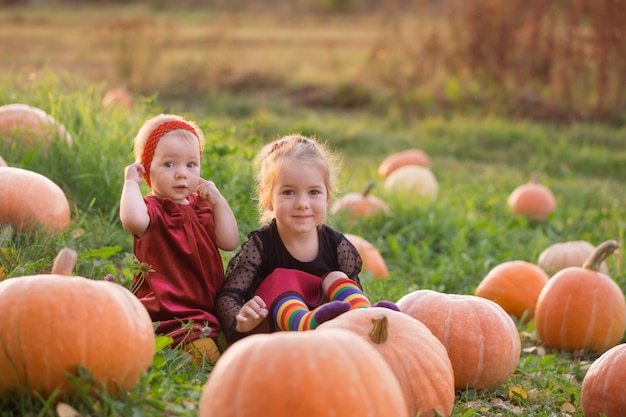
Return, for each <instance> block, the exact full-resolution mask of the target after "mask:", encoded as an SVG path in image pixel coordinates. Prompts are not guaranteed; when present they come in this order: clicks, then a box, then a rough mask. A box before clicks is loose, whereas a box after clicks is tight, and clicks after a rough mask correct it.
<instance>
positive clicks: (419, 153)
mask: <svg viewBox="0 0 626 417" xmlns="http://www.w3.org/2000/svg"><path fill="white" fill-rule="evenodd" d="M407 165H419V166H423V167H430V158H429V157H428V154H427V153H426V152H424V151H423V150H421V149H405V150H403V151H399V152H396V153H393V154H391V155H389V156H388V157H386V158H385V159H383V161H382V162H381V163H380V165H379V166H378V175H380V176H381V177H383V178H387V177H388V176H389V174H391V173H392V172H393V171H395V170H396V169H398V168H401V167H404V166H407Z"/></svg>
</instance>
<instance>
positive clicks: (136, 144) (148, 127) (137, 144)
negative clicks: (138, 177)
mask: <svg viewBox="0 0 626 417" xmlns="http://www.w3.org/2000/svg"><path fill="white" fill-rule="evenodd" d="M174 120H176V121H179V122H184V123H187V124H188V125H189V126H191V127H192V128H193V130H194V131H195V132H196V136H197V138H198V142H199V143H200V151H202V149H203V148H204V141H205V138H204V134H203V133H202V130H200V128H199V127H198V125H196V124H195V123H194V122H192V121H189V120H185V119H184V118H182V117H181V116H178V115H176V114H159V115H158V116H155V117H153V118H151V119H148V120H146V121H145V122H144V124H143V125H142V126H141V128H140V129H139V132H138V133H137V136H135V139H134V141H133V155H134V156H135V162H141V157H142V156H143V151H144V149H145V147H146V143H147V141H148V138H149V137H150V134H151V133H152V132H153V131H154V129H156V128H157V127H159V126H160V125H162V124H163V123H165V122H170V121H174ZM177 132H178V131H177ZM180 132H181V134H189V135H191V133H190V132H186V131H185V130H180Z"/></svg>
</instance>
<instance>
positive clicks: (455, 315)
mask: <svg viewBox="0 0 626 417" xmlns="http://www.w3.org/2000/svg"><path fill="white" fill-rule="evenodd" d="M397 305H398V307H399V308H400V310H401V311H402V312H403V313H406V314H408V315H410V316H411V317H413V318H415V319H417V320H419V321H421V322H422V323H424V324H425V325H426V327H428V328H429V329H430V331H431V332H432V333H433V334H434V335H435V336H436V337H437V338H438V339H439V340H440V341H441V343H443V345H444V346H445V347H446V349H447V351H448V356H449V357H450V362H451V363H452V369H453V370H454V385H455V387H456V388H457V389H467V388H475V389H476V390H482V389H490V388H496V387H498V386H500V385H501V384H502V383H504V382H505V381H506V380H507V379H508V378H509V377H510V376H511V375H512V374H513V372H514V371H515V369H516V367H517V364H518V362H519V358H520V353H521V340H520V337H519V333H518V331H517V327H516V326H515V323H514V322H513V319H511V316H509V315H508V314H507V312H506V311H504V309H502V307H500V306H499V305H498V304H496V303H494V302H493V301H491V300H487V299H486V298H482V297H477V296H475V295H462V294H446V293H440V292H437V291H432V290H416V291H413V292H411V293H408V294H406V295H404V296H403V297H402V298H401V299H400V300H399V301H398V303H397Z"/></svg>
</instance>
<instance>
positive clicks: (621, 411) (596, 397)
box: [580, 343, 626, 417]
mask: <svg viewBox="0 0 626 417" xmlns="http://www.w3.org/2000/svg"><path fill="white" fill-rule="evenodd" d="M624 386H626V344H624V343H622V344H620V345H617V346H614V347H612V348H611V349H609V350H607V351H606V352H604V353H603V354H602V355H601V356H600V357H599V358H598V359H596V360H595V361H594V362H593V363H592V364H591V366H590V367H589V369H588V370H587V373H586V374H585V377H584V378H583V382H582V386H581V391H580V406H581V408H582V410H583V415H584V416H585V417H601V416H605V417H623V416H625V415H626V396H625V395H624Z"/></svg>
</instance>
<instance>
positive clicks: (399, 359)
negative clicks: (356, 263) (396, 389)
mask: <svg viewBox="0 0 626 417" xmlns="http://www.w3.org/2000/svg"><path fill="white" fill-rule="evenodd" d="M337 328H340V329H346V330H350V331H352V332H354V333H356V334H358V335H359V336H360V337H361V338H363V339H364V340H365V341H367V342H368V343H369V344H370V345H372V346H373V347H374V348H375V349H376V350H377V351H378V353H380V354H381V356H382V357H383V358H385V360H386V361H387V363H388V364H389V366H390V367H391V369H392V370H393V371H394V373H395V374H396V378H398V381H399V382H400V385H401V386H402V391H403V392H404V397H405V398H406V400H407V405H408V410H409V415H410V416H415V415H417V414H419V415H420V416H421V417H433V416H434V415H435V411H436V412H437V415H438V416H444V417H447V416H449V415H450V414H451V413H452V409H453V408H454V399H455V392H454V374H453V371H452V364H451V363H450V358H448V352H447V350H446V348H445V347H444V346H443V344H441V342H440V341H439V339H437V338H436V337H435V336H434V335H433V334H432V332H431V331H430V330H429V329H428V328H427V327H426V326H425V325H424V324H423V323H421V322H420V321H418V320H415V319H414V318H412V317H410V316H408V315H407V314H403V313H400V312H397V311H393V310H389V309H386V308H380V307H373V308H359V309H356V310H351V311H348V312H347V313H345V314H342V315H340V316H339V317H336V318H334V319H333V320H329V321H327V322H325V323H322V324H321V325H320V326H319V327H318V328H317V330H316V331H324V330H325V329H337Z"/></svg>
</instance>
